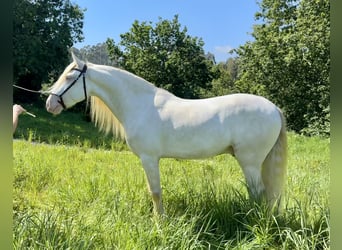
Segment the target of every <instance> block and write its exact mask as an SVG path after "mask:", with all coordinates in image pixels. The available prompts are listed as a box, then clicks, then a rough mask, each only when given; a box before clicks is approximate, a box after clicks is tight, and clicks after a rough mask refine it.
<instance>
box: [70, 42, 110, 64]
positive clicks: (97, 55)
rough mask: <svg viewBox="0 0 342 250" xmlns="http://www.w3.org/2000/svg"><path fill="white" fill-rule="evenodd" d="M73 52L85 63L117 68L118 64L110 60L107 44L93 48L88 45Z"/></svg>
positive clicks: (74, 49) (99, 44) (100, 44)
mask: <svg viewBox="0 0 342 250" xmlns="http://www.w3.org/2000/svg"><path fill="white" fill-rule="evenodd" d="M73 52H74V54H75V55H76V56H77V57H78V58H80V59H82V60H84V61H89V62H91V63H95V64H100V65H110V66H116V63H115V62H113V60H111V59H110V58H109V53H108V49H107V44H106V43H105V42H103V43H98V44H96V45H93V46H90V45H87V46H85V47H83V48H81V49H77V48H73Z"/></svg>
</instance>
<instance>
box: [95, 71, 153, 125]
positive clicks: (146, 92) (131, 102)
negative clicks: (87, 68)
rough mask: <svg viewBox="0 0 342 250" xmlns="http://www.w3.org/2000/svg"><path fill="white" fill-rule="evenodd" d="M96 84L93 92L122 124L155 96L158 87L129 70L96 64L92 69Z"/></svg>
mask: <svg viewBox="0 0 342 250" xmlns="http://www.w3.org/2000/svg"><path fill="white" fill-rule="evenodd" d="M91 75H92V79H91V80H92V81H93V82H94V83H95V84H96V86H94V89H93V92H94V93H93V94H94V95H95V96H97V97H99V98H100V99H101V100H102V101H103V102H104V103H106V105H107V106H108V107H109V108H110V109H111V110H112V112H113V113H114V115H115V116H116V117H117V118H118V119H119V121H120V122H121V123H122V124H125V123H126V121H127V120H128V121H131V119H132V117H131V116H134V112H139V110H138V109H140V108H142V106H143V105H142V103H147V102H148V101H149V100H150V99H151V98H153V96H154V93H155V91H156V89H157V88H156V87H155V86H153V85H152V84H150V83H148V82H147V81H145V80H144V79H142V78H140V77H137V76H135V75H133V74H131V73H129V72H127V71H123V70H120V69H116V68H113V67H108V66H96V67H95V68H94V70H93V71H92V74H91Z"/></svg>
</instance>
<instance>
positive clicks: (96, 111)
mask: <svg viewBox="0 0 342 250" xmlns="http://www.w3.org/2000/svg"><path fill="white" fill-rule="evenodd" d="M90 115H91V119H92V120H93V121H94V122H95V125H96V126H98V127H99V128H100V130H102V131H104V132H105V133H106V134H108V133H109V132H112V133H113V134H114V135H115V136H117V137H119V138H121V139H124V138H125V135H126V133H125V129H124V127H123V126H122V124H121V123H120V121H119V120H118V119H117V118H116V117H115V115H114V114H113V112H112V111H111V110H110V109H109V108H108V106H107V105H106V104H105V103H104V102H103V101H102V100H101V99H100V98H98V97H96V96H91V97H90Z"/></svg>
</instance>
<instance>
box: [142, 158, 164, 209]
mask: <svg viewBox="0 0 342 250" xmlns="http://www.w3.org/2000/svg"><path fill="white" fill-rule="evenodd" d="M140 159H141V163H142V165H143V168H144V170H145V174H146V177H147V181H148V185H149V190H150V192H151V195H152V201H153V207H154V212H155V213H157V214H163V213H164V209H163V203H162V190H161V186H160V174H159V158H156V157H151V156H146V155H143V156H140Z"/></svg>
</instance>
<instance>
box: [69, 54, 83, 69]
mask: <svg viewBox="0 0 342 250" xmlns="http://www.w3.org/2000/svg"><path fill="white" fill-rule="evenodd" d="M71 56H72V60H73V61H74V62H75V63H76V65H77V66H78V67H79V68H82V67H83V64H84V62H82V61H81V59H79V58H78V57H77V56H76V55H75V54H74V52H72V51H71Z"/></svg>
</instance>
